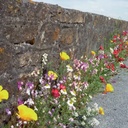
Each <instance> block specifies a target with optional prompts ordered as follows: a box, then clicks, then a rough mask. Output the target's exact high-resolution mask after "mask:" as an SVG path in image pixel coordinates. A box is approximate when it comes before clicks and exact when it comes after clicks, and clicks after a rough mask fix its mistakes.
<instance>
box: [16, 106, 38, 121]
mask: <svg viewBox="0 0 128 128" xmlns="http://www.w3.org/2000/svg"><path fill="white" fill-rule="evenodd" d="M17 115H18V117H19V118H21V119H22V120H24V121H31V120H34V121H36V120H37V119H38V118H37V114H36V113H35V111H34V110H33V109H31V108H29V107H27V106H26V105H24V104H21V105H19V106H18V114H17Z"/></svg>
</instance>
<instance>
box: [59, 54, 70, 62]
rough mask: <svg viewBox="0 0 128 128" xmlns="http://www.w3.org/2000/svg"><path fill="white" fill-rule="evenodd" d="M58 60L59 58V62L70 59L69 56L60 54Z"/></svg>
mask: <svg viewBox="0 0 128 128" xmlns="http://www.w3.org/2000/svg"><path fill="white" fill-rule="evenodd" d="M60 58H61V60H69V59H70V57H69V55H68V54H67V53H66V52H61V53H60Z"/></svg>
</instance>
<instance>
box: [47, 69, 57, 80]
mask: <svg viewBox="0 0 128 128" xmlns="http://www.w3.org/2000/svg"><path fill="white" fill-rule="evenodd" d="M48 76H49V77H52V79H53V80H55V79H56V78H57V77H58V76H57V74H56V73H55V72H53V71H48Z"/></svg>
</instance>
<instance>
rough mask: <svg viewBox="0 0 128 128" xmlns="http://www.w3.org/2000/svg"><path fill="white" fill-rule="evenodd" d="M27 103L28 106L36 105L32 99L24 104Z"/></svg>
mask: <svg viewBox="0 0 128 128" xmlns="http://www.w3.org/2000/svg"><path fill="white" fill-rule="evenodd" d="M27 103H28V105H33V104H34V101H33V100H32V98H29V99H28V100H26V101H25V102H24V104H27Z"/></svg>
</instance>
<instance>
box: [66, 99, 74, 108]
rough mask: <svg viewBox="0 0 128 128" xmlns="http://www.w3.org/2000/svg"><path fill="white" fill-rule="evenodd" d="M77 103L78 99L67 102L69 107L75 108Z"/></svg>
mask: <svg viewBox="0 0 128 128" xmlns="http://www.w3.org/2000/svg"><path fill="white" fill-rule="evenodd" d="M75 102H76V98H75V97H73V98H71V99H69V100H68V101H67V104H68V106H69V107H73V106H74V103H75Z"/></svg>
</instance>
